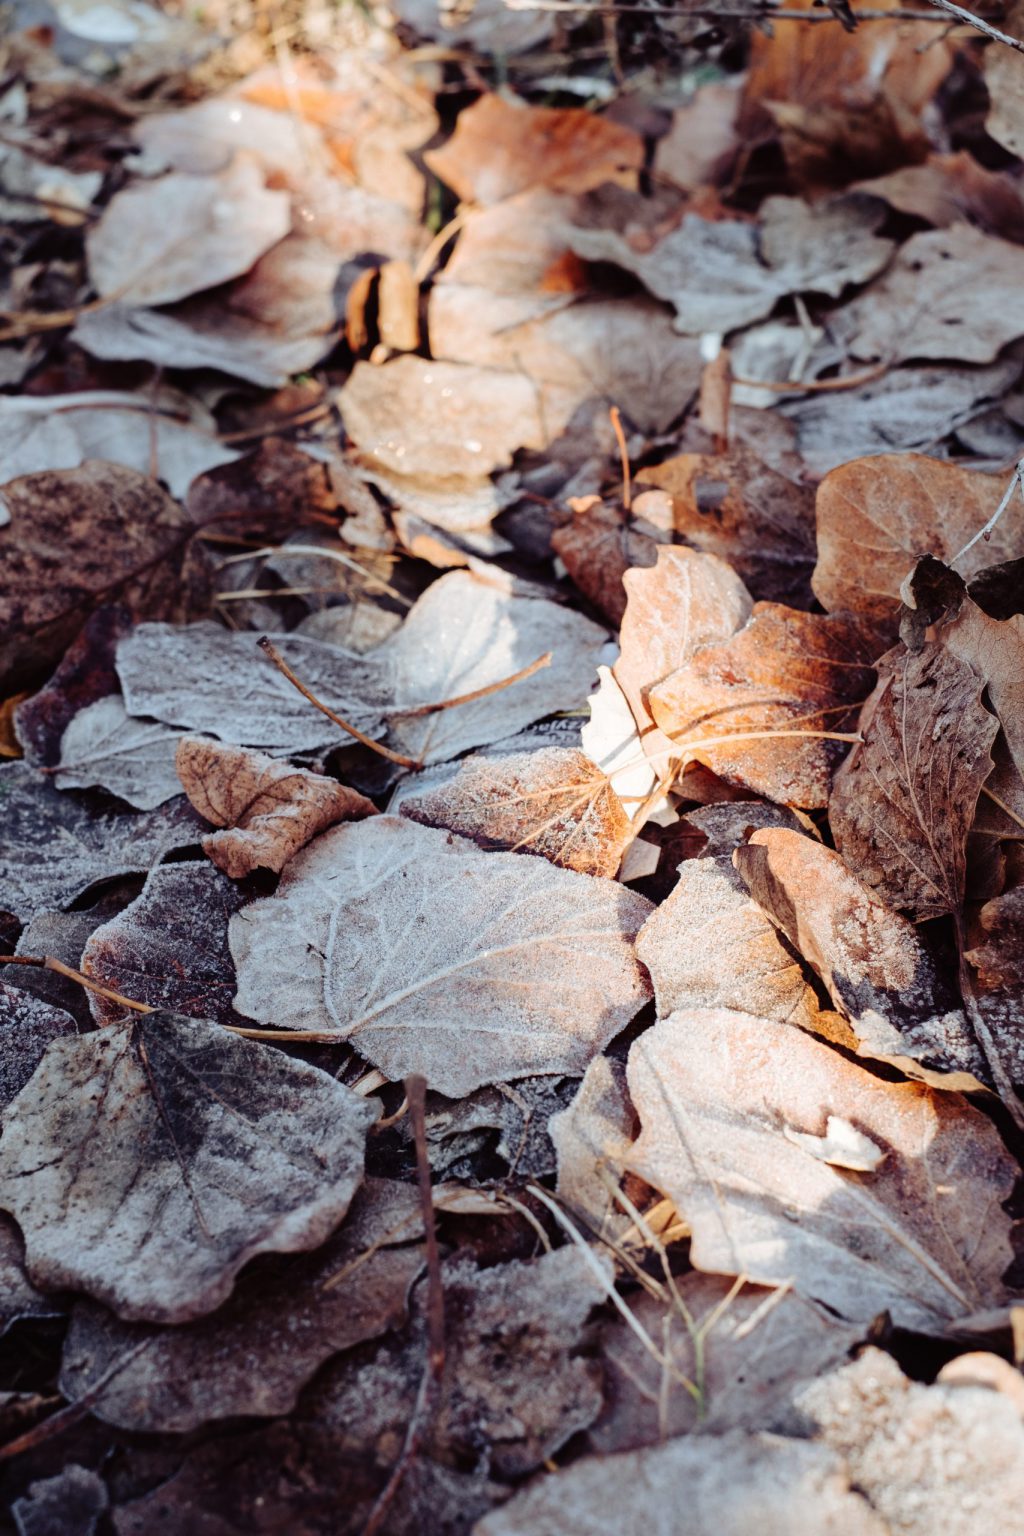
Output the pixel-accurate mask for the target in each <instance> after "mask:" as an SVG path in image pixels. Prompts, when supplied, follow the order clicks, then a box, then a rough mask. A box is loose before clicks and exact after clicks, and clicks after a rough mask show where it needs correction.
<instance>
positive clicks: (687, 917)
mask: <svg viewBox="0 0 1024 1536" xmlns="http://www.w3.org/2000/svg"><path fill="white" fill-rule="evenodd" d="M795 835H796V834H794V836H795ZM636 952H637V955H638V957H639V958H640V960H641V961H642V962H643V964H644V965H645V966H646V967H647V969H648V971H650V973H651V980H652V982H653V983H654V996H655V999H656V1001H657V1005H658V1017H659V1018H667V1017H668V1015H669V1014H671V1013H674V1012H675V1011H676V1009H678V1008H734V1009H736V1010H737V1011H739V1012H743V1013H753V1014H757V1015H758V1016H759V1017H761V1018H766V1019H777V1020H779V1021H780V1022H788V1023H791V1024H798V1025H799V1026H800V1027H801V1028H802V1029H812V1030H814V1029H817V1028H818V1027H819V1012H820V1010H819V1007H818V1000H817V997H816V996H815V993H814V989H813V988H812V987H811V986H810V985H809V984H808V982H807V980H806V978H805V976H804V974H803V971H802V970H801V968H800V963H799V960H798V959H797V957H796V956H795V955H794V954H792V953H791V952H790V950H788V949H787V948H786V947H785V946H784V945H783V944H782V943H781V941H780V939H779V936H778V933H777V932H776V931H775V929H774V928H773V926H772V924H771V923H770V922H769V921H768V918H767V917H766V916H765V915H764V913H763V912H762V911H761V910H760V908H759V907H758V905H757V903H756V902H755V901H753V900H752V899H751V897H750V895H749V894H748V892H747V890H746V888H745V887H744V885H743V882H742V881H741V880H740V879H739V877H738V876H737V874H736V872H735V870H734V869H733V868H732V865H731V863H730V862H729V860H728V859H727V858H702V859H687V860H686V861H685V862H684V863H683V864H681V865H680V866H679V879H678V881H677V882H676V884H675V886H674V887H673V889H672V891H671V893H670V894H669V896H668V898H667V900H665V901H663V902H662V903H661V906H660V907H657V908H656V909H655V910H654V911H653V912H652V913H651V915H650V917H649V918H648V919H647V921H646V922H645V923H644V925H643V927H642V928H641V930H640V932H639V933H638V934H637V939H636Z"/></svg>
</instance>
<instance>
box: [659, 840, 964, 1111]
mask: <svg viewBox="0 0 1024 1536" xmlns="http://www.w3.org/2000/svg"><path fill="white" fill-rule="evenodd" d="M733 863H734V864H735V866H736V868H737V869H738V870H739V872H740V874H741V876H742V877H743V879H744V881H745V882H746V885H747V887H748V889H749V890H750V893H751V895H752V896H753V897H754V900H755V901H756V902H757V904H758V906H759V907H760V908H761V910H762V912H764V913H766V914H767V916H768V917H770V918H771V920H772V922H773V923H775V924H776V926H777V927H778V928H779V929H781V931H782V932H783V933H784V934H785V936H786V938H787V939H788V940H789V942H790V943H791V944H793V945H795V946H796V949H797V951H798V953H799V954H801V955H802V956H803V957H804V959H805V960H806V961H807V962H808V964H809V965H811V966H813V967H814V969H815V971H816V972H817V973H818V975H819V976H820V977H821V979H822V981H823V982H824V983H825V986H826V987H827V988H828V992H829V996H830V997H831V998H832V1001H833V1003H834V1004H835V1006H836V1007H837V1008H838V1009H839V1011H840V1013H842V1014H843V1015H844V1016H845V1017H846V1018H848V1019H849V1020H850V1023H851V1024H852V1025H853V1029H854V1032H855V1034H856V1037H857V1050H858V1052H859V1053H860V1054H861V1055H863V1056H873V1057H878V1058H879V1059H881V1060H883V1061H892V1062H894V1063H895V1064H896V1065H897V1066H899V1067H901V1068H902V1069H903V1070H904V1071H906V1072H908V1074H909V1075H911V1076H916V1075H918V1072H919V1070H920V1068H921V1067H925V1068H931V1069H934V1070H935V1071H937V1072H938V1073H943V1074H944V1073H951V1074H953V1075H954V1076H955V1077H959V1078H962V1079H964V1080H962V1081H959V1082H957V1083H956V1086H957V1087H959V1088H962V1089H964V1090H965V1091H969V1090H970V1089H971V1088H972V1087H975V1086H977V1079H978V1078H981V1079H982V1080H984V1079H985V1078H986V1077H987V1071H986V1066H985V1059H984V1057H983V1055H982V1054H981V1052H980V1051H979V1049H978V1046H977V1044H976V1042H975V1040H974V1038H973V1036H972V1034H971V1031H970V1029H969V1027H968V1024H967V1020H966V1019H965V1018H964V1015H963V1011H962V1010H961V1008H960V1007H959V1006H958V1003H957V999H956V996H955V993H954V992H953V990H952V988H951V986H950V985H949V983H948V982H947V981H945V979H944V978H943V977H942V975H941V974H940V972H939V970H938V967H937V966H936V963H935V960H934V958H933V956H932V955H931V953H930V951H929V950H928V949H926V948H925V946H924V944H923V943H922V941H921V939H920V937H919V936H918V933H917V930H916V928H915V927H914V925H913V923H910V922H908V921H907V919H906V918H904V917H900V915H899V914H898V913H897V912H894V911H893V910H892V909H891V908H890V907H887V906H886V905H885V904H884V902H882V901H879V899H878V897H877V896H875V895H874V894H873V893H872V892H871V891H870V890H869V889H868V888H867V887H866V886H864V885H862V884H861V882H860V881H859V880H857V879H855V878H854V877H853V875H851V874H850V872H849V870H848V869H847V868H846V865H845V864H844V863H843V861H842V859H841V858H840V857H839V855H838V854H837V853H833V852H832V850H831V849H830V848H826V847H824V845H823V844H821V843H817V842H815V841H814V840H813V839H812V838H809V837H803V836H802V835H801V834H800V833H799V832H788V831H786V830H785V829H783V828H781V827H779V828H771V829H768V830H766V831H758V832H755V833H754V835H753V837H752V838H751V839H750V842H749V843H748V844H747V845H746V847H743V848H737V849H736V852H735V853H734V854H733ZM684 868H685V866H684ZM648 921H652V920H651V919H649V920H648ZM637 953H638V954H639V955H640V958H641V959H644V954H643V950H642V948H641V947H640V946H639V944H638V947H637ZM747 1011H748V1012H750V1013H754V1012H756V1011H758V1010H756V1009H754V1008H749V1009H748V1010H747ZM915 1068H917V1069H918V1071H915ZM925 1076H926V1079H927V1080H931V1078H930V1077H929V1076H928V1074H927V1073H926V1074H925Z"/></svg>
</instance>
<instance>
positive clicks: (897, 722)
mask: <svg viewBox="0 0 1024 1536" xmlns="http://www.w3.org/2000/svg"><path fill="white" fill-rule="evenodd" d="M983 688H984V684H983V682H982V681H981V679H980V678H978V677H977V676H976V675H975V673H974V672H973V671H972V670H971V668H970V667H969V666H967V664H966V663H965V662H962V661H958V660H957V658H956V657H955V656H953V655H952V654H951V653H950V652H949V651H948V650H946V649H945V648H944V647H943V646H942V645H940V644H938V643H932V644H928V645H926V646H925V647H924V648H923V650H921V651H919V652H918V653H917V654H916V655H911V654H910V653H909V652H907V651H906V650H904V648H903V647H902V646H898V647H897V648H896V649H895V650H893V651H890V652H888V654H887V655H885V656H883V657H882V659H881V661H879V663H878V684H877V686H876V688H875V691H874V693H873V694H872V695H871V697H870V699H868V701H867V703H866V704H865V706H864V708H863V710H862V712H861V717H860V725H859V729H860V735H861V736H862V737H863V741H862V743H861V745H859V746H855V747H854V748H853V749H852V751H851V752H850V755H849V757H848V758H847V759H846V761H845V762H844V763H843V765H842V767H841V768H840V770H839V772H838V773H837V774H836V780H835V785H834V788H833V791H832V799H831V801H830V803H829V817H830V821H831V825H832V831H833V834H834V836H835V841H836V847H837V848H838V849H839V852H840V853H841V854H842V856H843V859H844V860H845V862H846V863H847V865H848V866H849V867H850V869H851V870H852V871H853V873H854V874H855V875H856V876H857V877H858V878H859V879H860V880H862V881H863V882H864V884H865V885H869V886H870V887H871V888H872V890H874V891H876V892H877V893H878V895H879V896H880V897H881V898H882V900H883V901H885V902H887V903H888V905H889V906H891V907H895V908H896V909H897V910H898V911H903V912H907V913H909V914H910V916H912V917H913V918H914V919H915V920H916V921H921V920H923V919H924V918H928V917H940V916H944V915H946V914H947V913H954V914H956V913H959V911H960V908H961V905H962V903H963V893H964V869H965V860H966V846H967V834H968V832H969V831H970V827H971V823H972V821H973V819H974V810H975V806H976V805H977V803H978V795H979V793H980V791H981V786H982V784H983V783H984V782H985V779H986V778H987V777H988V774H989V772H990V770H991V768H992V758H991V756H990V748H991V746H992V743H993V741H994V740H995V735H996V732H997V730H998V729H999V722H998V721H997V720H996V718H995V716H994V715H990V714H989V712H988V710H987V709H985V707H984V705H983V704H982V702H981V695H982V690H983Z"/></svg>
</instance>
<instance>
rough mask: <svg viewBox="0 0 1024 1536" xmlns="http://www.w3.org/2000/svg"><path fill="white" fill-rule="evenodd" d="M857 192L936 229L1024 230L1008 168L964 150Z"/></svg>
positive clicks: (1013, 235)
mask: <svg viewBox="0 0 1024 1536" xmlns="http://www.w3.org/2000/svg"><path fill="white" fill-rule="evenodd" d="M1000 51H1002V50H1000ZM991 56H992V55H991V50H990V51H989V54H988V58H989V59H991ZM856 190H857V191H859V192H867V193H869V194H870V195H871V196H872V197H883V198H884V199H885V201H886V202H887V203H888V204H889V205H890V207H892V208H895V209H897V210H898V211H899V212H900V213H909V214H912V215H913V216H914V217H915V218H918V219H924V220H925V222H926V223H928V224H934V225H935V227H936V229H948V228H949V226H950V225H951V224H973V225H975V226H977V227H978V228H980V229H982V230H984V231H985V233H986V234H1001V235H1003V236H1004V237H1005V238H1007V239H1011V240H1013V241H1014V242H1015V243H1019V241H1020V238H1021V234H1022V233H1024V208H1022V204H1021V198H1020V193H1019V192H1018V190H1017V188H1016V186H1015V185H1014V183H1013V181H1012V180H1011V178H1010V177H1009V176H1008V175H1007V174H1006V172H1005V171H990V170H989V169H988V168H987V167H986V166H983V165H979V164H978V162H977V160H975V158H974V156H973V155H972V154H970V153H969V152H968V151H967V150H965V149H961V150H960V151H958V153H956V154H952V155H930V156H929V157H928V159H927V160H926V161H925V162H924V164H923V165H905V166H902V167H901V168H900V169H899V170H897V171H890V172H889V173H888V174H887V175H884V176H876V177H875V178H874V179H873V180H871V181H862V182H859V183H858V184H857V188H856Z"/></svg>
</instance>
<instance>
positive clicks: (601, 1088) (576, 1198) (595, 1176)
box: [548, 1056, 636, 1232]
mask: <svg viewBox="0 0 1024 1536" xmlns="http://www.w3.org/2000/svg"><path fill="white" fill-rule="evenodd" d="M548 1134H549V1135H550V1137H551V1140H552V1141H553V1142H554V1144H555V1151H556V1152H557V1154H558V1193H559V1195H560V1196H561V1198H562V1199H563V1200H565V1201H567V1202H568V1203H569V1206H570V1208H571V1209H574V1210H577V1211H582V1212H584V1213H585V1215H586V1216H587V1218H588V1220H589V1221H590V1222H591V1223H592V1224H593V1228H594V1230H595V1231H596V1232H600V1231H601V1229H602V1227H603V1226H604V1225H605V1224H606V1223H607V1222H608V1220H609V1218H610V1217H613V1216H615V1215H617V1214H618V1213H619V1206H618V1205H617V1204H616V1202H615V1200H614V1199H613V1197H612V1193H611V1190H610V1189H609V1187H608V1182H607V1181H608V1180H611V1182H612V1183H613V1184H616V1185H617V1184H618V1182H619V1177H620V1174H621V1171H622V1169H623V1168H624V1167H625V1163H626V1154H627V1152H628V1151H629V1147H630V1145H631V1143H632V1142H633V1140H634V1138H635V1135H636V1116H635V1115H634V1113H633V1107H632V1105H631V1104H630V1102H629V1095H628V1093H627V1092H626V1072H625V1068H624V1067H623V1065H622V1063H621V1062H619V1061H611V1060H609V1058H608V1057H607V1056H595V1057H594V1060H593V1061H592V1062H591V1063H590V1066H589V1067H588V1068H587V1070H586V1072H584V1074H583V1081H582V1082H581V1083H580V1085H579V1087H578V1088H577V1090H576V1095H575V1097H574V1098H573V1101H572V1103H571V1104H570V1105H569V1106H568V1108H566V1109H563V1110H562V1111H561V1112H560V1113H559V1114H555V1115H552V1116H551V1119H550V1120H549V1121H548Z"/></svg>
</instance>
